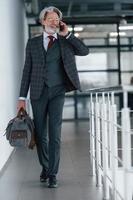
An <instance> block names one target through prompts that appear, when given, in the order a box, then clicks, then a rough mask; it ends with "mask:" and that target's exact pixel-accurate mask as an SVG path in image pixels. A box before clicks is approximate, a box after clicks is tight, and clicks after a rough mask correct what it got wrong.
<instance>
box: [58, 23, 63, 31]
mask: <svg viewBox="0 0 133 200" xmlns="http://www.w3.org/2000/svg"><path fill="white" fill-rule="evenodd" d="M59 27H60V31H63V30H64V25H61V22H60V24H59Z"/></svg>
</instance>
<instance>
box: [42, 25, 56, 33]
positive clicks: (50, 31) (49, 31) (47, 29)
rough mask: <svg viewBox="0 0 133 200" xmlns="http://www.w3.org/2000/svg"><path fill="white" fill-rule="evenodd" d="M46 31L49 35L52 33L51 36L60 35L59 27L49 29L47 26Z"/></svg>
mask: <svg viewBox="0 0 133 200" xmlns="http://www.w3.org/2000/svg"><path fill="white" fill-rule="evenodd" d="M45 31H46V32H47V33H50V34H54V33H58V32H59V28H58V27H56V28H52V27H49V26H45Z"/></svg>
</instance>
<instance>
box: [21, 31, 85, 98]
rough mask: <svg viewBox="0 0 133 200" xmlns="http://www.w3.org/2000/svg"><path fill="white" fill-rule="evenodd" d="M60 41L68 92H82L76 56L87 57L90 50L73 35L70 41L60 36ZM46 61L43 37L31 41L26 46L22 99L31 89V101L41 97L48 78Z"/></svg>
mask: <svg viewBox="0 0 133 200" xmlns="http://www.w3.org/2000/svg"><path fill="white" fill-rule="evenodd" d="M58 39H59V45H60V48H61V57H62V61H63V67H64V71H65V83H66V91H72V90H76V89H79V90H80V82H79V77H78V73H77V69H76V63H75V55H79V56H84V55H87V54H88V53H89V49H88V47H86V46H85V45H84V44H83V43H82V41H80V40H79V39H78V38H76V37H75V36H74V35H73V34H71V35H70V37H69V38H68V39H66V38H65V37H62V36H59V35H58ZM45 59H46V51H45V49H44V47H43V35H40V36H37V37H34V38H32V39H29V40H28V42H27V46H26V58H25V64H24V69H23V75H22V80H21V88H20V96H21V97H26V96H27V93H28V90H29V87H30V98H31V99H38V98H39V97H40V95H41V92H42V89H43V86H44V83H45V77H46V76H45V73H46V67H45Z"/></svg>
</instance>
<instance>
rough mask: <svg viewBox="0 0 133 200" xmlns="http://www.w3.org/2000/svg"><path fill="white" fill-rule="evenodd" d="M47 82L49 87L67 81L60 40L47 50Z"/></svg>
mask: <svg viewBox="0 0 133 200" xmlns="http://www.w3.org/2000/svg"><path fill="white" fill-rule="evenodd" d="M45 67H46V68H45V72H46V73H45V84H46V85H47V86H48V87H53V86H56V85H61V84H64V83H65V75H64V68H63V63H62V59H61V52H60V46H59V42H58V40H55V42H54V43H53V45H52V46H51V47H50V48H49V49H48V50H47V53H46V65H45Z"/></svg>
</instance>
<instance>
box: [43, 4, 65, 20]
mask: <svg viewBox="0 0 133 200" xmlns="http://www.w3.org/2000/svg"><path fill="white" fill-rule="evenodd" d="M48 12H55V13H57V15H58V16H59V18H60V20H61V19H62V12H61V11H60V10H59V9H58V8H56V7H54V6H49V7H46V8H44V9H43V10H42V11H41V12H40V15H39V19H40V22H42V20H44V19H45V17H46V15H47V13H48Z"/></svg>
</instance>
